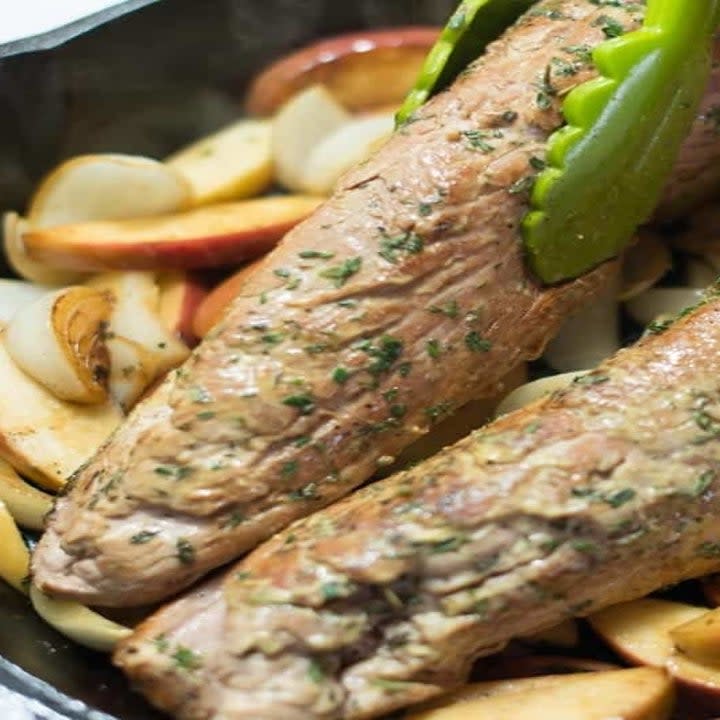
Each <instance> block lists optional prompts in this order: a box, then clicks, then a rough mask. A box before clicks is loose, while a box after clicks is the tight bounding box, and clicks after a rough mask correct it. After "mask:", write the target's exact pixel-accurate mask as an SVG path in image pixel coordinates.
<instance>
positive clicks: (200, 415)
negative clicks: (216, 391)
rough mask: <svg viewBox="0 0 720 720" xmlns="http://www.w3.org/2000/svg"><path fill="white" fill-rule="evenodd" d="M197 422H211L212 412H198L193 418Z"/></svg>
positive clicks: (213, 414) (213, 415)
mask: <svg viewBox="0 0 720 720" xmlns="http://www.w3.org/2000/svg"><path fill="white" fill-rule="evenodd" d="M195 417H196V418H197V419H198V420H212V419H213V418H214V417H215V413H214V412H213V411H212V410H204V411H203V412H199V413H198V414H197V415H196V416H195Z"/></svg>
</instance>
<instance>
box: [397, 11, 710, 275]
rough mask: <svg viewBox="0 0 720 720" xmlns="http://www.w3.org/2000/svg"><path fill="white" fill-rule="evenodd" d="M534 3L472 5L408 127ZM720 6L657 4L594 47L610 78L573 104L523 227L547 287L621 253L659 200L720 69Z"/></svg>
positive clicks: (421, 85) (604, 76) (444, 45)
mask: <svg viewBox="0 0 720 720" xmlns="http://www.w3.org/2000/svg"><path fill="white" fill-rule="evenodd" d="M533 4H534V3H533V2H529V1H528V0H465V1H464V2H463V3H461V5H460V7H459V8H458V10H457V11H456V12H455V13H454V14H453V16H452V17H451V19H450V21H449V23H448V26H447V27H446V28H445V30H444V31H443V32H442V34H441V36H440V39H439V41H438V43H437V45H436V46H435V47H434V48H433V49H432V50H431V52H430V54H429V56H428V59H427V61H426V64H425V66H424V68H423V71H422V73H421V77H420V79H419V81H418V83H417V86H416V87H415V89H414V90H413V91H412V92H411V93H410V95H409V96H408V98H407V100H406V102H405V104H404V105H403V107H402V108H401V110H400V112H399V121H401V122H402V121H406V120H407V119H408V118H409V117H410V116H411V114H412V113H413V112H414V111H415V110H416V109H417V108H418V107H419V106H420V105H421V104H422V103H423V102H425V100H426V99H427V98H428V97H430V95H432V94H434V93H435V92H438V91H439V90H441V89H442V88H443V87H445V86H446V85H447V84H449V82H450V81H451V80H452V78H453V77H454V76H455V75H456V74H457V72H458V71H459V70H461V69H462V68H463V67H465V66H466V65H467V64H468V63H469V62H471V61H472V60H473V59H475V58H476V57H478V55H479V54H480V53H481V52H482V50H483V49H484V48H485V46H486V45H487V44H488V43H489V42H490V41H491V40H493V39H494V38H495V37H497V36H499V35H500V34H501V33H502V31H503V30H504V29H505V28H506V27H507V26H508V25H510V24H511V23H512V22H514V20H515V19H517V17H519V15H520V14H521V13H522V12H523V11H524V10H526V9H527V8H528V7H530V6H531V5H533ZM719 23H720V0H648V2H647V10H646V14H645V21H644V24H643V26H642V27H641V28H640V29H639V30H636V31H634V32H630V33H627V34H626V35H623V36H621V37H617V38H613V39H610V40H607V41H605V42H603V43H601V44H600V45H598V46H597V47H596V48H595V49H594V50H593V51H592V59H593V62H594V64H595V66H596V68H597V70H598V73H599V76H598V77H597V78H596V79H594V80H591V81H589V82H586V83H583V84H582V85H579V86H578V87H576V88H574V89H573V90H572V91H571V92H570V93H569V94H568V96H567V97H566V99H565V101H564V103H563V108H562V110H563V114H564V117H565V121H566V124H565V125H564V126H563V127H562V128H560V129H559V130H558V131H557V132H555V133H554V134H553V135H552V136H551V137H550V138H549V140H548V146H547V157H546V159H545V160H546V168H545V169H544V170H543V171H542V172H540V174H539V175H538V176H537V178H536V180H535V184H534V187H533V190H532V193H531V199H530V210H529V212H528V213H527V215H526V216H525V218H524V220H523V223H522V234H523V246H524V250H525V254H526V259H527V263H528V265H529V266H530V268H531V269H532V270H533V272H534V273H535V274H536V275H537V276H538V278H539V279H540V280H541V281H542V282H544V283H548V284H550V283H557V282H560V281H563V280H568V279H571V278H575V277H578V276H580V275H582V274H584V273H585V272H587V271H588V270H590V269H592V268H593V267H595V266H596V265H598V264H600V263H602V262H604V261H605V260H608V259H610V258H612V257H614V256H616V255H617V254H618V253H619V252H621V251H622V250H623V248H624V247H625V246H626V245H627V244H628V243H629V242H630V240H631V238H632V236H633V233H634V232H635V229H636V228H637V226H638V225H640V224H641V223H642V222H643V221H645V220H646V219H647V218H648V217H649V215H650V213H651V212H652V210H653V208H654V207H655V206H656V204H657V202H658V201H659V198H660V194H661V192H662V189H663V186H664V184H665V181H666V180H667V178H668V175H669V173H670V171H671V169H672V165H673V162H674V160H675V158H676V156H677V153H678V151H679V149H680V145H681V143H682V141H683V139H684V138H685V136H686V134H687V132H688V130H689V128H690V125H691V123H692V121H693V118H694V117H695V114H696V112H697V108H698V105H699V104H700V100H701V99H702V95H703V92H704V89H705V86H706V83H707V79H708V75H709V72H710V64H711V61H710V55H711V43H712V36H713V33H714V31H715V29H716V28H717V26H718V24H719Z"/></svg>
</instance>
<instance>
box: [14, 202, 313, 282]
mask: <svg viewBox="0 0 720 720" xmlns="http://www.w3.org/2000/svg"><path fill="white" fill-rule="evenodd" d="M321 202H322V199H321V198H316V197H310V196H307V195H279V196H271V197H264V198H258V199H255V200H242V201H240V202H237V203H227V204H224V205H211V206H207V207H201V208H198V209H196V210H190V211H188V212H185V213H180V214H177V215H163V216H160V217H154V218H144V219H135V220H117V221H114V222H88V223H78V224H76V225H63V226H60V227H54V228H45V229H39V230H31V231H29V232H28V233H27V234H26V235H25V246H26V248H27V251H28V253H29V254H30V255H31V257H32V258H34V259H35V260H36V261H38V262H43V263H47V264H48V265H51V266H53V267H62V268H67V269H72V270H84V271H103V270H167V269H171V268H173V269H178V268H202V267H217V266H222V265H232V264H237V263H239V262H242V261H243V260H247V259H249V258H252V257H255V256H257V255H260V254H262V253H264V252H266V251H267V250H270V249H271V248H272V247H273V246H274V245H275V244H276V243H277V242H278V240H280V239H281V238H282V237H283V235H285V233H286V232H287V231H288V230H290V229H291V228H292V227H294V226H295V225H297V224H298V223H299V222H300V221H302V220H304V219H305V218H306V217H307V216H308V215H309V214H310V213H311V212H312V211H313V210H314V209H315V208H316V207H317V206H318V205H319V204H320V203H321Z"/></svg>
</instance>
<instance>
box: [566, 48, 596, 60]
mask: <svg viewBox="0 0 720 720" xmlns="http://www.w3.org/2000/svg"><path fill="white" fill-rule="evenodd" d="M562 50H563V52H566V53H569V54H570V55H574V56H575V57H576V58H577V59H578V60H579V61H580V62H582V63H585V64H588V63H590V62H592V48H591V47H590V46H589V45H566V46H565V47H564V48H562Z"/></svg>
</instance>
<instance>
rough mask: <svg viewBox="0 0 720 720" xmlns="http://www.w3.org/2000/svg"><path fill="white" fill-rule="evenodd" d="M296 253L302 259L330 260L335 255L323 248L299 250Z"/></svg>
mask: <svg viewBox="0 0 720 720" xmlns="http://www.w3.org/2000/svg"><path fill="white" fill-rule="evenodd" d="M298 255H299V256H300V257H301V258H302V259H303V260H330V259H332V258H334V257H335V253H334V252H326V251H324V250H301V251H300V252H299V253H298Z"/></svg>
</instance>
